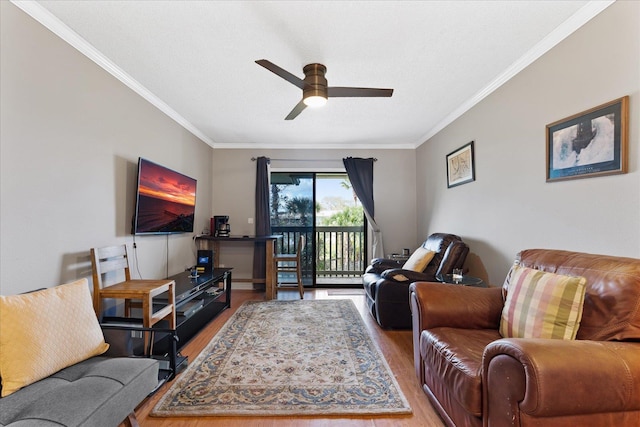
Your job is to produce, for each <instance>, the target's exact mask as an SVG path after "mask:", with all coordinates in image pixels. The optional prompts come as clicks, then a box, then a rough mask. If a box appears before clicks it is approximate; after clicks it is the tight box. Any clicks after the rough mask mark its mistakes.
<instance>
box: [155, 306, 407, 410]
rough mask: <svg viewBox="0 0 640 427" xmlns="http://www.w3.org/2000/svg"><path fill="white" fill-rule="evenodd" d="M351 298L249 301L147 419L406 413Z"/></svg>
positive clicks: (394, 385) (176, 382)
mask: <svg viewBox="0 0 640 427" xmlns="http://www.w3.org/2000/svg"><path fill="white" fill-rule="evenodd" d="M409 413H411V407H410V406H409V404H408V403H407V400H406V398H405V397H404V395H403V394H402V391H401V390H400V387H399V386H398V384H397V382H396V380H395V378H394V376H393V373H392V372H391V370H390V369H389V366H388V365H387V362H386V361H385V360H384V358H383V356H382V354H381V353H380V351H379V350H378V348H377V347H376V345H375V344H374V343H373V341H372V340H371V338H370V337H369V334H368V332H367V329H366V327H365V325H364V322H363V320H362V318H361V317H360V314H359V313H358V311H357V309H356V307H355V305H354V303H353V301H351V300H297V301H268V302H247V303H245V304H243V305H242V306H241V307H240V308H239V309H238V311H236V313H234V315H233V316H232V317H231V318H230V319H229V321H228V322H227V323H226V324H225V326H224V327H223V328H222V329H221V330H220V332H218V334H217V335H216V336H215V337H214V338H213V340H211V342H210V343H209V344H208V345H207V347H206V348H205V349H204V350H203V351H202V352H201V353H200V355H199V356H198V357H197V358H196V359H195V360H194V361H193V362H191V364H190V365H189V367H188V368H187V369H186V370H185V372H183V373H182V374H181V375H180V376H179V377H178V379H176V380H174V384H173V385H172V386H171V388H170V389H169V391H168V392H167V393H166V394H165V395H164V396H163V397H162V398H161V399H160V401H159V402H158V403H157V404H156V406H155V408H154V409H153V411H152V412H151V415H152V416H161V417H169V416H191V415H193V416H208V415H212V416H223V415H224V416H226V415H249V416H257V415H316V414H321V415H356V414H409Z"/></svg>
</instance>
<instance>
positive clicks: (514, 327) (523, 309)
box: [500, 266, 587, 340]
mask: <svg viewBox="0 0 640 427" xmlns="http://www.w3.org/2000/svg"><path fill="white" fill-rule="evenodd" d="M586 282H587V280H586V279H585V278H584V277H572V276H563V275H560V274H554V273H547V272H544V271H540V270H534V269H531V268H527V267H520V266H515V267H513V269H512V271H511V280H510V285H509V289H508V291H507V299H506V301H505V304H504V308H503V309H502V317H501V319H500V334H501V335H502V336H503V337H505V338H555V339H565V340H572V339H575V338H576V334H577V333H578V327H579V326H580V320H581V319H582V307H583V303H584V294H585V285H586Z"/></svg>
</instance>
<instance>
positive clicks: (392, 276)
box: [380, 268, 436, 284]
mask: <svg viewBox="0 0 640 427" xmlns="http://www.w3.org/2000/svg"><path fill="white" fill-rule="evenodd" d="M380 277H382V278H383V279H387V280H391V281H393V282H402V283H407V284H410V283H412V282H435V280H436V279H435V277H433V276H432V275H430V274H426V273H421V272H418V271H413V270H405V269H403V268H389V269H387V270H385V271H384V272H382V274H381V275H380Z"/></svg>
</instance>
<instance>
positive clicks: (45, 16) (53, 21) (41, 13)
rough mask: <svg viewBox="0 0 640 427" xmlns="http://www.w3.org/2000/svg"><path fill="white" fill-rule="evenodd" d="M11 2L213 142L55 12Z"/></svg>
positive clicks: (29, 2) (27, 1)
mask: <svg viewBox="0 0 640 427" xmlns="http://www.w3.org/2000/svg"><path fill="white" fill-rule="evenodd" d="M11 3H13V4H14V5H16V6H17V7H18V8H20V9H21V10H22V11H23V12H25V13H26V14H27V15H29V16H31V17H32V18H33V19H35V20H36V21H38V22H39V23H40V24H42V25H44V26H45V27H46V28H48V29H49V30H50V31H52V32H53V33H54V34H55V35H57V36H58V37H60V38H61V39H62V40H64V41H65V42H67V43H69V44H70V45H71V46H72V47H74V48H75V49H76V50H78V51H79V52H80V53H82V54H83V55H85V56H86V57H87V58H89V59H91V60H92V61H93V62H95V63H96V64H98V66H100V67H101V68H103V69H104V70H105V71H106V72H108V73H109V74H111V75H112V76H114V77H115V78H117V79H118V80H120V81H121V82H122V83H124V84H125V85H126V86H127V87H129V88H130V89H131V90H133V91H134V92H136V93H137V94H138V95H140V96H141V97H143V98H144V99H146V100H147V101H149V102H150V103H151V104H152V105H154V106H155V107H156V108H158V109H159V110H160V111H162V112H163V113H165V114H166V115H167V116H169V117H170V118H171V119H173V120H174V121H175V122H177V123H178V124H179V125H180V126H182V127H183V128H185V129H186V130H188V131H189V132H191V133H192V134H193V135H194V136H195V137H197V138H199V139H201V140H202V141H203V142H204V143H206V144H208V145H209V146H211V147H213V146H214V142H213V141H212V140H211V139H210V138H209V137H208V136H206V135H205V134H204V133H202V132H201V131H200V129H198V128H197V127H195V126H194V125H193V124H192V123H191V122H189V121H188V120H187V119H185V118H184V117H182V116H181V115H180V114H178V113H177V112H176V111H175V110H174V109H173V108H171V107H169V105H167V104H166V103H165V102H164V101H163V100H162V99H160V98H158V97H157V96H156V95H154V94H153V93H152V92H151V91H150V90H148V89H147V88H146V87H144V86H143V85H142V84H140V82H138V81H137V80H136V79H134V78H133V77H131V76H130V75H129V74H127V73H126V72H124V70H122V69H121V68H120V67H118V66H117V65H116V64H114V63H113V62H112V61H111V60H110V59H109V58H107V57H106V56H104V55H103V54H102V53H101V52H100V51H98V50H97V49H96V48H95V47H93V46H92V45H91V44H90V43H89V42H87V41H86V40H85V39H84V38H83V37H81V36H80V35H79V34H78V33H76V32H75V31H73V30H72V29H71V28H69V27H68V26H67V25H66V24H65V23H63V22H62V21H61V20H59V19H58V18H57V17H56V16H55V15H53V14H52V13H51V12H49V11H48V10H47V9H46V8H44V7H43V6H42V5H40V4H39V3H38V2H37V1H34V0H11Z"/></svg>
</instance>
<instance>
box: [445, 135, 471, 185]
mask: <svg viewBox="0 0 640 427" xmlns="http://www.w3.org/2000/svg"><path fill="white" fill-rule="evenodd" d="M475 180H476V172H475V164H474V157H473V141H471V142H470V143H468V144H465V145H463V146H462V147H460V148H458V149H457V150H455V151H452V152H451V153H449V154H447V188H451V187H455V186H456V185H462V184H466V183H467V182H471V181H475Z"/></svg>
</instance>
